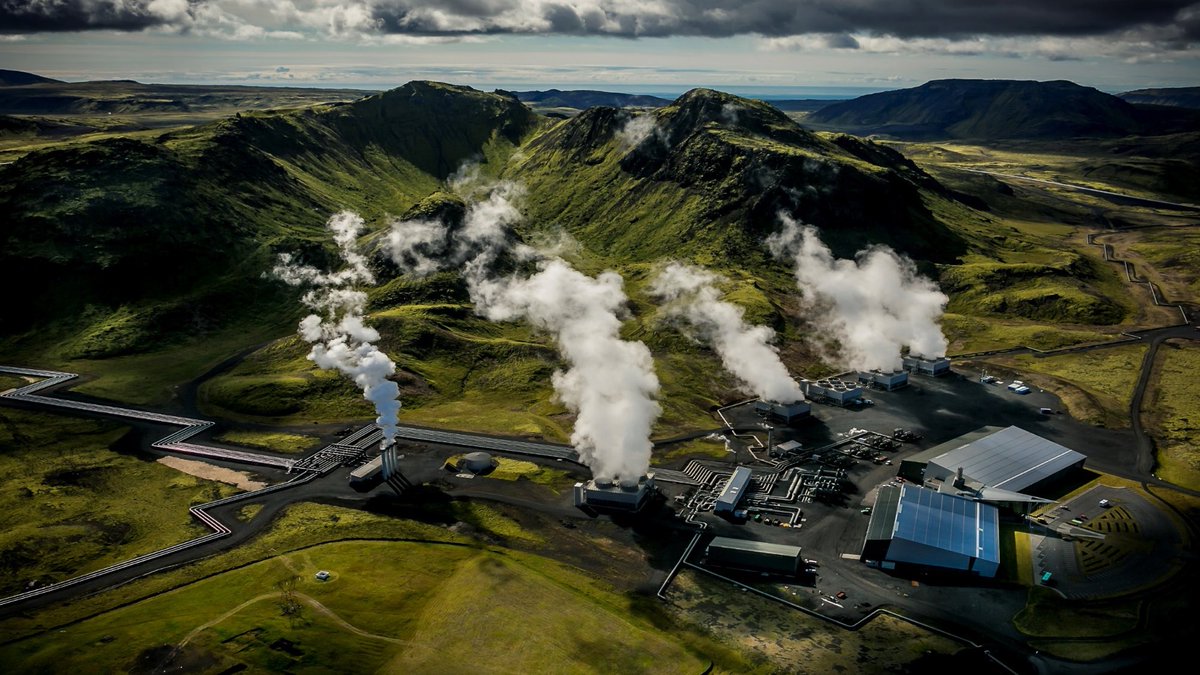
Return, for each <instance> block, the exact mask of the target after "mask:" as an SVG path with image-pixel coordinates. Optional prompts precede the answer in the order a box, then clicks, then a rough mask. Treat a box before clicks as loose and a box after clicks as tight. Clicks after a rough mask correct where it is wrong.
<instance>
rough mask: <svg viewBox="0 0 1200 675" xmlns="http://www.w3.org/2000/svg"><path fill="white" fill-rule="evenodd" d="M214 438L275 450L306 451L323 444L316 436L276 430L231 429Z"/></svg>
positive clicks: (225, 441) (235, 443) (250, 446)
mask: <svg viewBox="0 0 1200 675" xmlns="http://www.w3.org/2000/svg"><path fill="white" fill-rule="evenodd" d="M213 439H214V440H217V441H221V442H223V443H232V444H233V445H243V446H245V447H247V448H260V449H263V450H274V451H275V452H305V451H306V450H312V449H313V448H315V447H317V446H318V445H320V444H321V439H319V438H317V437H315V436H305V435H301V434H288V433H282V432H275V431H242V430H232V429H231V430H229V431H226V432H224V433H222V434H221V435H220V436H214V437H213Z"/></svg>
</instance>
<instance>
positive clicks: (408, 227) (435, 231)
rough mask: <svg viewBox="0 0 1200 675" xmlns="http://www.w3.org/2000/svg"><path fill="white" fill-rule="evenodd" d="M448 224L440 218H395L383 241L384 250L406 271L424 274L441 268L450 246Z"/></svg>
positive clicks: (417, 274) (418, 274)
mask: <svg viewBox="0 0 1200 675" xmlns="http://www.w3.org/2000/svg"><path fill="white" fill-rule="evenodd" d="M447 235H448V233H447V232H446V226H445V225H443V224H442V223H441V221H437V220H423V219H416V220H405V221H395V222H393V223H392V227H391V229H390V230H389V231H388V234H387V237H386V238H385V239H384V240H383V250H384V251H386V252H387V254H388V256H389V257H390V258H391V259H392V261H393V262H395V263H396V266H397V267H399V268H400V269H401V270H404V271H405V272H409V273H411V274H413V275H415V276H419V277H423V276H428V275H430V274H433V273H434V272H436V271H438V268H439V267H441V260H440V258H441V257H442V255H443V254H444V252H445V250H446V247H447V246H448V244H449V242H448V237H447Z"/></svg>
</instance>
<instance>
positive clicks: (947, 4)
mask: <svg viewBox="0 0 1200 675" xmlns="http://www.w3.org/2000/svg"><path fill="white" fill-rule="evenodd" d="M1193 3H1195V0H1139V1H1138V2H1130V1H1129V0H1005V1H1001V0H858V1H856V2H847V1H846V0H806V1H804V0H802V1H800V2H797V1H796V0H663V2H661V3H646V4H645V5H637V4H634V3H617V2H611V1H606V0H575V1H574V2H571V3H570V4H568V3H566V2H555V1H553V0H546V1H543V2H538V1H536V0H535V1H533V2H530V1H529V0H448V1H447V0H377V1H376V2H374V4H373V7H374V16H375V17H376V18H377V19H378V20H379V21H380V25H381V26H382V27H383V30H385V31H386V32H392V33H412V34H445V33H561V34H600V35H615V36H621V37H665V36H670V35H703V36H711V37H727V36H732V35H741V34H759V35H765V36H768V37H782V36H789V35H802V34H811V33H824V34H846V33H848V32H852V31H860V32H861V31H866V32H872V33H876V34H883V35H894V36H897V37H960V36H967V35H1058V36H1084V35H1101V34H1105V33H1110V32H1116V31H1121V30H1126V29H1130V28H1133V27H1137V26H1142V25H1147V24H1149V25H1163V26H1167V25H1170V24H1171V23H1172V22H1174V21H1176V20H1177V19H1180V18H1182V17H1181V16H1180V13H1181V11H1182V10H1185V9H1186V8H1187V7H1188V6H1189V5H1192V4H1193ZM656 5H657V6H658V7H661V8H665V11H659V10H657V9H655V6H656Z"/></svg>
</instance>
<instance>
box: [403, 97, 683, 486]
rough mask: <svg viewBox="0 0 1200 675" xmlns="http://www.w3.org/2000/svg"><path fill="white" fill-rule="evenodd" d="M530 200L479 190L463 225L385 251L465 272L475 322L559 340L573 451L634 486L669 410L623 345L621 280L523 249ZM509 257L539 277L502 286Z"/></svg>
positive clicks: (558, 377)
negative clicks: (519, 324)
mask: <svg viewBox="0 0 1200 675" xmlns="http://www.w3.org/2000/svg"><path fill="white" fill-rule="evenodd" d="M652 123H653V121H652V120H651V124H652ZM485 194H486V196H483V195H485ZM522 194H523V190H522V189H521V188H520V186H518V185H516V184H514V183H506V182H502V183H495V184H492V185H490V186H488V188H487V189H486V190H472V193H471V194H470V195H468V200H470V203H469V204H468V206H467V210H466V213H465V215H464V217H463V222H462V223H461V225H455V226H453V227H451V226H450V225H448V224H446V223H440V222H437V221H408V222H398V223H394V224H393V226H392V231H391V235H390V237H389V239H388V241H387V243H386V244H385V249H386V250H387V251H388V253H389V255H391V257H392V260H393V261H394V262H395V263H396V264H397V265H398V266H399V267H400V269H401V270H404V271H410V272H414V273H418V274H420V273H428V272H429V271H433V270H435V269H448V268H460V269H462V270H463V275H464V277H465V278H466V280H467V288H468V290H469V292H470V294H471V300H472V302H474V303H475V311H476V312H477V313H479V314H480V315H482V316H484V317H486V318H488V319H489V320H492V321H514V320H525V321H528V322H529V323H531V324H533V326H535V327H536V328H538V329H540V330H543V331H546V332H547V333H549V334H550V335H551V336H553V338H554V341H555V343H556V344H557V346H558V349H559V352H560V354H561V355H562V357H563V359H564V360H565V361H566V362H567V363H568V364H569V368H568V369H567V370H566V371H558V372H555V373H554V375H553V378H552V384H553V385H554V390H555V392H557V394H558V397H559V399H560V400H561V401H562V402H563V403H564V404H565V405H566V406H567V407H568V408H569V409H570V410H571V411H573V412H575V413H576V421H575V428H574V431H573V433H572V435H571V443H572V445H574V446H575V449H576V450H578V451H579V454H580V459H581V460H582V461H583V462H584V463H585V464H587V465H588V467H590V468H591V470H592V474H593V475H594V476H595V477H597V478H605V479H614V480H626V481H636V480H637V479H638V478H639V477H641V476H643V475H645V474H646V472H647V471H648V470H649V468H650V449H651V443H650V431H651V428H652V427H653V425H654V421H655V420H656V419H657V418H658V415H659V414H660V413H661V412H662V409H661V408H660V407H659V405H658V403H657V401H655V396H656V395H657V393H658V390H659V383H658V377H657V375H655V372H654V360H653V359H652V358H651V356H650V350H649V349H647V348H646V346H645V345H644V344H642V343H640V342H628V341H625V340H622V339H621V338H620V328H621V318H620V312H622V311H623V310H624V308H625V304H626V302H627V298H626V296H625V292H624V290H623V280H622V279H621V277H620V275H618V274H616V273H615V272H605V273H604V274H601V275H600V276H599V277H596V278H592V277H589V276H587V275H585V274H582V273H580V272H578V271H577V270H575V269H573V268H572V267H571V266H570V265H569V264H568V263H566V262H565V261H563V260H561V259H560V258H558V257H556V256H557V252H554V251H549V252H548V251H536V250H535V249H533V248H531V247H529V246H527V245H525V244H522V243H519V242H516V241H515V240H514V238H513V236H512V226H513V225H515V224H516V223H518V222H519V221H520V219H521V213H520V211H519V210H518V208H517V206H516V202H517V201H518V200H519V199H520V197H521V196H522ZM410 228H411V229H410ZM572 245H575V244H574V242H573V241H572V240H570V239H569V238H560V239H559V241H558V242H556V243H555V247H556V248H558V249H560V250H562V249H567V248H570V247H571V246H572ZM505 252H508V253H510V254H512V255H513V256H515V258H516V259H517V260H518V261H526V262H528V261H533V260H537V264H538V272H537V273H535V274H533V275H531V276H522V275H519V274H513V275H509V276H504V277H497V276H496V274H495V273H494V271H493V268H494V267H495V263H496V262H497V260H498V259H499V258H500V256H501V254H502V253H505ZM418 254H419V255H418ZM551 256H554V257H551Z"/></svg>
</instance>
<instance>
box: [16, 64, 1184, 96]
mask: <svg viewBox="0 0 1200 675" xmlns="http://www.w3.org/2000/svg"><path fill="white" fill-rule="evenodd" d="M6 70H16V69H12V68H7V69H6ZM18 72H28V73H31V74H33V75H39V76H41V77H49V78H51V79H56V80H62V81H63V82H66V83H69V84H82V83H86V82H117V81H123V80H132V81H136V82H138V83H139V84H147V85H150V84H162V85H190V86H226V87H272V88H281V89H282V88H297V89H350V90H358V91H363V92H364V93H366V92H380V91H387V90H389V89H395V88H397V87H402V86H404V85H405V84H407V83H408V82H413V81H420V80H431V81H435V82H444V83H446V84H451V85H455V86H466V87H472V88H474V89H478V90H480V91H494V90H497V89H499V90H504V91H516V92H525V91H548V90H552V89H557V90H560V91H600V92H606V93H614V94H630V95H638V96H655V97H658V98H664V99H668V100H671V99H675V98H677V97H679V96H680V95H682V94H684V93H685V92H687V91H690V90H692V89H697V88H706V89H715V90H718V91H723V92H726V93H729V94H734V95H736V96H741V97H743V98H753V99H758V100H763V101H786V100H796V99H809V100H826V101H843V100H849V99H853V98H857V97H860V96H866V95H869V94H877V93H880V92H885V91H895V90H897V89H911V88H913V87H918V86H921V85H922V84H924V83H925V82H929V81H932V80H998V81H999V80H1009V81H1021V80H1028V81H1036V82H1050V81H1054V80H1059V79H1062V78H1048V79H1038V78H1020V77H1011V78H1010V77H937V78H931V79H930V80H926V81H925V82H920V83H917V84H897V85H896V86H890V87H885V86H874V87H867V86H853V85H828V84H827V85H790V86H788V85H779V86H771V85H766V86H744V85H721V84H706V83H697V84H677V85H664V84H633V83H597V82H587V83H579V82H559V83H553V82H519V83H504V82H500V83H493V82H486V83H485V82H477V81H454V80H453V79H450V78H443V79H438V78H431V77H412V78H410V79H406V80H403V81H396V82H395V83H394V84H391V85H386V84H383V83H380V82H362V81H358V82H355V81H346V82H340V81H338V82H332V81H329V80H322V81H315V82H313V81H299V82H291V81H278V80H268V81H260V80H257V79H253V78H248V79H245V80H230V79H217V78H197V79H183V78H163V79H142V78H138V77H136V76H129V77H120V76H114V77H103V78H96V79H68V78H65V77H58V76H55V75H53V74H47V73H44V72H36V71H18ZM1068 81H1071V82H1074V83H1075V84H1078V85H1080V86H1084V87H1088V86H1091V87H1093V88H1094V89H1097V90H1098V91H1102V92H1105V93H1108V94H1114V95H1115V94H1120V93H1122V92H1126V91H1134V90H1137V89H1174V88H1187V87H1189V86H1191V87H1196V86H1200V84H1196V85H1180V86H1170V87H1165V86H1152V85H1151V86H1147V85H1145V84H1137V85H1128V86H1125V87H1117V88H1111V87H1098V86H1095V85H1089V84H1087V83H1084V82H1077V81H1074V80H1068Z"/></svg>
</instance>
